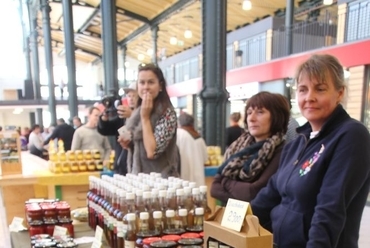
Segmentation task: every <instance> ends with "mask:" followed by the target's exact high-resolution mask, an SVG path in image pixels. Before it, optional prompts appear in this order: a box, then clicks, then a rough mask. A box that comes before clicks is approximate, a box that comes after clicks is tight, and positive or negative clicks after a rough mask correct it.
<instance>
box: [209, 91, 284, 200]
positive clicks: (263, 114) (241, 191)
mask: <svg viewBox="0 0 370 248" xmlns="http://www.w3.org/2000/svg"><path fill="white" fill-rule="evenodd" d="M244 116H245V119H244V122H245V126H246V131H245V132H244V133H243V134H242V135H241V136H240V137H239V138H238V139H237V140H236V141H235V142H233V143H232V144H231V146H229V147H228V149H227V150H226V152H225V161H224V162H223V163H222V165H221V166H220V167H219V168H218V171H217V174H216V176H215V178H214V181H213V183H212V187H211V196H212V197H214V198H216V199H218V200H220V201H221V202H222V203H224V204H226V203H227V201H228V199H229V198H233V199H237V200H242V201H251V200H252V199H253V198H254V197H255V196H256V195H257V194H258V192H259V191H260V190H261V188H263V187H265V186H266V185H267V182H268V180H269V179H270V177H271V176H272V175H273V174H275V172H276V171H277V169H278V166H279V160H280V155H281V151H282V148H283V146H284V143H285V139H284V137H285V133H286V131H287V126H288V121H289V107H288V103H287V102H286V101H285V99H284V96H282V95H280V94H273V93H270V92H265V91H264V92H260V93H258V94H256V95H254V96H252V97H251V98H250V99H249V100H248V101H247V105H246V107H245V111H244Z"/></svg>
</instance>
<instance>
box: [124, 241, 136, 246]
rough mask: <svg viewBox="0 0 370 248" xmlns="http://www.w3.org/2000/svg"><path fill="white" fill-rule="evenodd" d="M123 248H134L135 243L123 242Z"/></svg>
mask: <svg viewBox="0 0 370 248" xmlns="http://www.w3.org/2000/svg"><path fill="white" fill-rule="evenodd" d="M125 248H135V241H128V240H125Z"/></svg>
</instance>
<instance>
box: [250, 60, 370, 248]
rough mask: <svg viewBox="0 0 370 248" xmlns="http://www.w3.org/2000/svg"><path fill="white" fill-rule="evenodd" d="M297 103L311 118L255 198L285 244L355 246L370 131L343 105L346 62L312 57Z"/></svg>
mask: <svg viewBox="0 0 370 248" xmlns="http://www.w3.org/2000/svg"><path fill="white" fill-rule="evenodd" d="M296 80H297V100H298V105H299V108H300V111H301V113H302V115H303V116H304V117H305V118H306V119H307V120H308V123H306V124H305V125H303V126H302V127H300V128H298V129H297V131H298V133H299V136H298V138H297V139H295V140H294V141H292V142H291V143H289V144H287V145H286V146H285V147H284V149H283V153H282V155H281V161H280V166H279V169H278V171H277V172H276V174H275V175H274V176H273V177H272V178H271V179H270V181H269V183H268V185H267V186H266V187H265V188H263V189H262V190H261V191H260V193H259V194H258V195H257V197H256V198H255V199H254V200H253V201H252V210H253V212H254V214H255V215H257V216H258V217H259V219H260V223H261V224H262V225H264V226H265V227H267V228H269V229H270V230H271V231H272V232H273V236H274V243H275V244H276V245H277V247H279V248H282V247H283V248H285V247H287V248H290V247H292V248H293V247H294V248H300V247H306V248H321V247H322V248H324V247H325V248H330V247H335V248H340V247H343V248H356V247H358V244H357V243H358V236H359V227H360V222H361V216H362V212H363V208H364V206H365V203H366V199H367V196H368V194H369V186H370V176H369V175H370V136H369V132H368V130H367V129H366V128H365V126H364V125H362V124H361V123H360V122H358V121H356V120H354V119H352V118H351V117H350V116H349V115H348V114H347V112H346V111H345V110H344V109H343V107H342V105H341V104H340V102H341V101H342V99H343V95H344V92H345V81H344V75H343V67H342V66H341V65H340V63H339V61H338V60H337V59H336V58H335V57H333V56H331V55H313V56H312V57H311V58H309V59H308V60H307V61H306V62H304V63H303V64H302V65H300V66H299V67H298V70H297V77H296Z"/></svg>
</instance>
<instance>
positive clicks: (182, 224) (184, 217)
mask: <svg viewBox="0 0 370 248" xmlns="http://www.w3.org/2000/svg"><path fill="white" fill-rule="evenodd" d="M187 227H188V210H186V209H185V208H182V209H179V211H178V219H177V228H178V229H182V230H184V232H185V230H186V228H187Z"/></svg>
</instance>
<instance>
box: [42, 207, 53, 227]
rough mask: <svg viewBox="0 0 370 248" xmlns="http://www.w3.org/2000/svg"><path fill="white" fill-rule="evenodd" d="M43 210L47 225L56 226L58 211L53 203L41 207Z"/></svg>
mask: <svg viewBox="0 0 370 248" xmlns="http://www.w3.org/2000/svg"><path fill="white" fill-rule="evenodd" d="M41 209H42V212H43V216H44V223H45V224H56V223H57V210H56V208H55V206H54V205H53V204H51V203H46V204H42V205H41Z"/></svg>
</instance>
